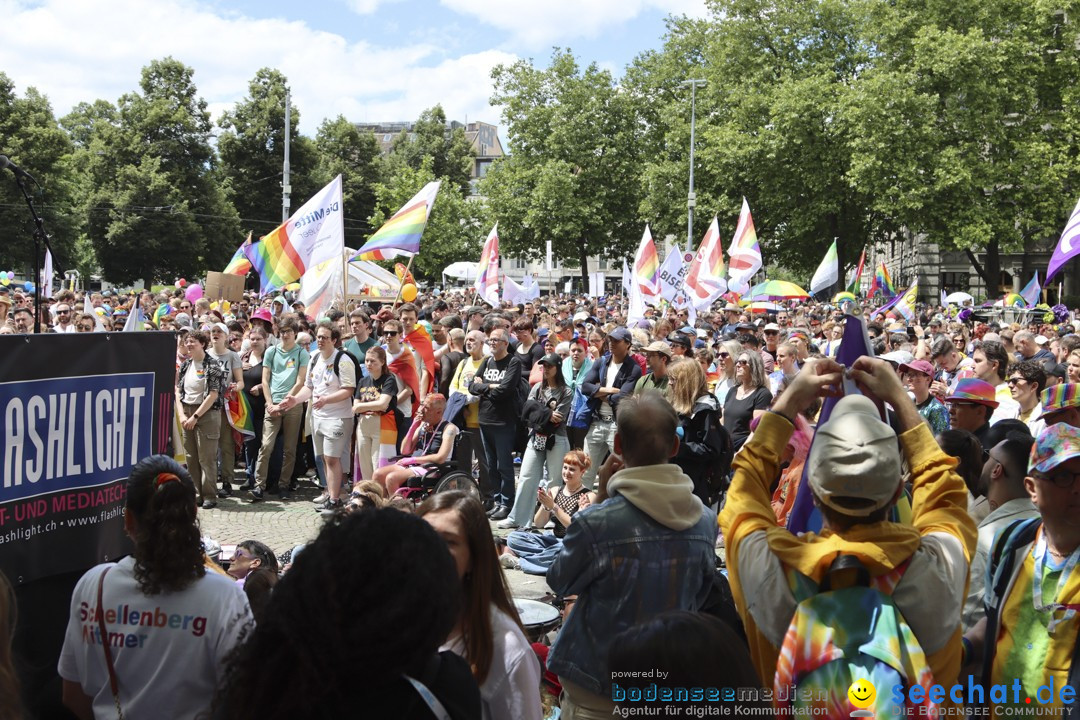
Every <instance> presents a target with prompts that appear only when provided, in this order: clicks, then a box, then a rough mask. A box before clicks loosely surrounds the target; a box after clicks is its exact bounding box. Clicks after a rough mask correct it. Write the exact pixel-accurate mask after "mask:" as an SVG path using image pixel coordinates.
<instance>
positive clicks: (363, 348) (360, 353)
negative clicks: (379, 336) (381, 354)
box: [344, 335, 378, 367]
mask: <svg viewBox="0 0 1080 720" xmlns="http://www.w3.org/2000/svg"><path fill="white" fill-rule="evenodd" d="M377 344H378V342H377V341H376V340H375V338H373V337H371V336H370V335H369V336H368V339H367V340H365V341H364V342H356V338H349V339H348V340H346V341H345V345H344V347H345V349H346V350H348V351H349V352H351V353H352V355H353V357H354V358H356V359H357V360H359V361H360V365H361V367H363V365H364V356H365V355H367V351H368V350H370V349H371V348H373V347H375V346H376V345H377Z"/></svg>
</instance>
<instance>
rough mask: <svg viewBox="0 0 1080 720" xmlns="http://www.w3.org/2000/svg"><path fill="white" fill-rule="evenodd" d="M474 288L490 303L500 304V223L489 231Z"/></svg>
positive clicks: (478, 265) (494, 305)
mask: <svg viewBox="0 0 1080 720" xmlns="http://www.w3.org/2000/svg"><path fill="white" fill-rule="evenodd" d="M473 288H474V289H475V290H476V292H477V294H478V295H479V296H480V297H481V298H483V299H484V300H485V301H486V302H487V303H488V304H489V305H491V306H492V307H498V306H499V223H495V225H494V226H493V227H492V228H491V232H490V233H488V236H487V241H486V242H485V243H484V249H483V251H481V253H480V262H479V263H478V264H477V275H476V282H475V283H473Z"/></svg>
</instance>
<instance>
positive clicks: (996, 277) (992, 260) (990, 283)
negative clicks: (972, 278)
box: [964, 240, 1001, 300]
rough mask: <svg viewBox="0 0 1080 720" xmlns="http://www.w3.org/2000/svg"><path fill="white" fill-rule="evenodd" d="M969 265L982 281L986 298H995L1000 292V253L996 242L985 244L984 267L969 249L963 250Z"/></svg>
mask: <svg viewBox="0 0 1080 720" xmlns="http://www.w3.org/2000/svg"><path fill="white" fill-rule="evenodd" d="M964 252H965V253H966V254H967V256H968V259H969V260H970V261H971V264H972V265H973V266H974V267H975V272H977V273H978V274H979V277H981V278H982V279H983V283H985V284H986V298H987V299H988V300H992V299H994V298H996V297H997V296H998V295H999V294H1000V292H1001V290H1000V287H999V286H1000V285H1001V253H1000V251H999V248H998V242H997V240H991V241H990V242H989V243H987V244H986V265H985V266H983V265H982V264H980V263H979V259H978V257H976V256H975V253H973V252H972V251H971V250H969V249H965V250H964Z"/></svg>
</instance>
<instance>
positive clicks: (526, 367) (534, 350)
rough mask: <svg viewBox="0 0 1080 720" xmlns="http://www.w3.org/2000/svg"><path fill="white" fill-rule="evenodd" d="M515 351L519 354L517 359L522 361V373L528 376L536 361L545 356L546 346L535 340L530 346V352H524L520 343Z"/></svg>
mask: <svg viewBox="0 0 1080 720" xmlns="http://www.w3.org/2000/svg"><path fill="white" fill-rule="evenodd" d="M514 352H515V353H516V354H517V359H518V361H519V362H520V363H521V372H522V374H524V375H526V376H527V375H528V374H529V373H530V372H532V369H533V365H535V364H536V361H537V360H539V359H540V358H542V357H544V346H543V345H541V344H540V343H538V342H534V343H533V344H532V345H530V346H529V350H528V352H522V347H521V345H520V344H519V345H518V346H517V348H516V349H515V350H514Z"/></svg>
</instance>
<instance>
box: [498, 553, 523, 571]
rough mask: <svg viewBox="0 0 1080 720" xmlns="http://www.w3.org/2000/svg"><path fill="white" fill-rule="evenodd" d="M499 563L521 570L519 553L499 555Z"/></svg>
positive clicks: (510, 568)
mask: <svg viewBox="0 0 1080 720" xmlns="http://www.w3.org/2000/svg"><path fill="white" fill-rule="evenodd" d="M499 564H500V565H502V566H503V567H504V568H506V569H507V570H520V569H521V563H520V562H519V561H518V558H517V555H511V554H510V553H503V554H502V555H500V556H499Z"/></svg>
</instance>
